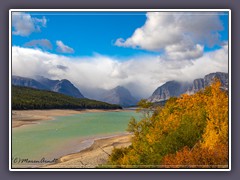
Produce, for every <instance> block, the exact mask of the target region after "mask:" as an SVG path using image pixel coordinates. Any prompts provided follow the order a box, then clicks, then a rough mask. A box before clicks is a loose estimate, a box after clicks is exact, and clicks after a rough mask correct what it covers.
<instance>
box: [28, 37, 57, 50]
mask: <svg viewBox="0 0 240 180" xmlns="http://www.w3.org/2000/svg"><path fill="white" fill-rule="evenodd" d="M24 46H27V47H34V48H42V49H46V50H47V49H49V50H51V49H52V44H51V42H50V41H49V40H48V39H37V40H31V41H29V42H27V43H25V44H24Z"/></svg>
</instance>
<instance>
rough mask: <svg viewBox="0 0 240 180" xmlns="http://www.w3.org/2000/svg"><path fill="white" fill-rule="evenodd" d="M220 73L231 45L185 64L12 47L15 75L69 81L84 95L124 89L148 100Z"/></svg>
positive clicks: (159, 59)
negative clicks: (167, 86) (169, 85)
mask: <svg viewBox="0 0 240 180" xmlns="http://www.w3.org/2000/svg"><path fill="white" fill-rule="evenodd" d="M216 71H221V72H228V46H227V45H224V46H223V47H222V48H221V49H218V50H215V51H212V52H208V53H205V54H204V55H203V56H202V57H200V58H198V59H195V60H182V61H178V60H174V59H173V60H171V61H167V60H164V59H163V58H162V57H160V56H149V55H148V56H139V57H132V58H129V59H127V60H124V61H121V60H119V59H116V58H112V57H108V56H102V55H95V56H93V57H76V58H73V57H67V56H63V55H56V54H52V53H49V52H44V51H42V50H40V49H31V48H23V47H17V46H13V47H12V74H14V75H19V76H25V77H33V76H35V75H42V76H45V77H47V78H51V79H69V80H70V81H71V82H73V83H74V84H75V85H76V86H77V87H78V88H79V89H80V90H81V91H83V90H84V91H83V92H90V91H91V92H92V93H93V94H94V93H96V91H99V88H100V89H111V88H114V87H116V86H117V85H123V86H125V87H126V88H128V89H129V90H130V91H131V93H132V94H134V95H135V96H138V97H141V98H147V97H149V96H150V95H151V94H152V93H153V91H154V90H155V89H156V88H157V87H159V86H160V85H162V84H163V83H165V82H166V81H169V80H179V81H185V80H188V81H191V80H193V79H195V78H200V77H204V75H206V74H208V73H212V72H216Z"/></svg>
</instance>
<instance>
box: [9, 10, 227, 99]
mask: <svg viewBox="0 0 240 180" xmlns="http://www.w3.org/2000/svg"><path fill="white" fill-rule="evenodd" d="M11 25H12V29H11V30H12V74H13V75H19V76H24V77H34V76H36V75H42V76H45V77H47V78H50V79H68V80H70V81H71V82H72V83H73V84H74V85H75V86H77V87H78V88H79V90H80V91H81V92H82V93H83V95H85V96H86V97H91V96H92V95H93V94H94V93H95V91H97V90H99V89H111V88H114V87H116V86H118V85H121V86H124V87H126V88H128V89H129V90H130V92H131V93H132V94H134V95H135V96H136V97H139V98H147V97H149V96H150V95H151V94H152V93H153V91H154V90H155V89H156V88H157V87H159V86H160V85H162V84H164V83H165V82H166V81H170V80H178V81H192V80H193V79H195V78H202V77H204V75H206V74H209V73H212V72H217V71H218V72H228V40H229V39H228V29H229V27H228V13H227V12H12V24H11Z"/></svg>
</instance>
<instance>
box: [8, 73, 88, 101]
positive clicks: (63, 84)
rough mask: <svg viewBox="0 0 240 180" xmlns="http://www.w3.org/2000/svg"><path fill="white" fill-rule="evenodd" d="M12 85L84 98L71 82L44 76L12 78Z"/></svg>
mask: <svg viewBox="0 0 240 180" xmlns="http://www.w3.org/2000/svg"><path fill="white" fill-rule="evenodd" d="M12 84H13V85H16V86H25V87H31V88H35V89H41V90H49V91H53V92H58V93H62V94H65V95H68V96H72V97H75V98H84V96H83V95H82V93H81V92H80V91H79V90H78V89H77V88H76V87H75V86H74V85H73V84H72V83H71V82H70V81H69V80H66V79H63V80H51V79H48V78H45V77H43V76H36V77H35V79H32V78H26V77H20V76H12Z"/></svg>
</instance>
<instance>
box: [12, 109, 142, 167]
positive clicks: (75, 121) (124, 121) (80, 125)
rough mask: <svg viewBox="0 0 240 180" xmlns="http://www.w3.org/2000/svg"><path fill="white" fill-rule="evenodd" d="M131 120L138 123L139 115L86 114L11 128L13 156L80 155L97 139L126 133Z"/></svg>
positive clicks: (37, 158) (34, 158) (26, 157)
mask: <svg viewBox="0 0 240 180" xmlns="http://www.w3.org/2000/svg"><path fill="white" fill-rule="evenodd" d="M131 117H135V118H136V119H137V120H140V119H141V117H142V115H141V114H140V113H136V112H135V111H118V112H114V111H105V112H86V113H82V114H76V115H70V116H58V117H55V119H54V120H46V121H39V122H38V123H37V124H31V125H25V126H22V127H18V128H13V129H12V157H13V158H18V159H29V160H40V159H42V158H45V159H47V160H52V159H54V158H59V157H60V156H63V155H66V154H70V153H74V152H79V151H80V150H82V149H85V148H86V147H89V146H90V145H91V144H92V143H93V142H94V139H96V138H100V137H101V138H102V137H108V136H112V135H119V134H122V133H126V128H127V125H128V122H129V120H130V118H131ZM16 162H17V161H16ZM15 165H16V164H15Z"/></svg>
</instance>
